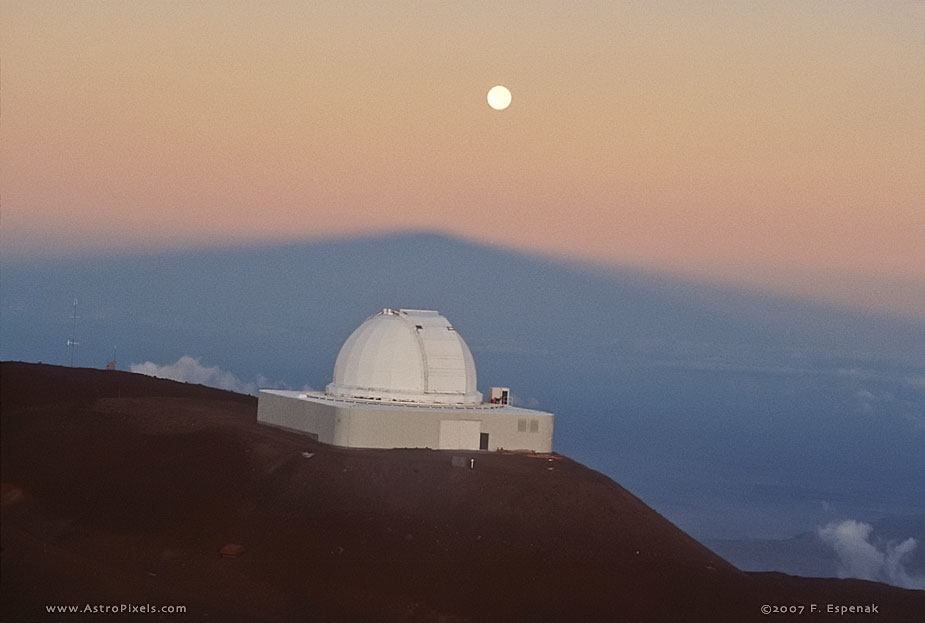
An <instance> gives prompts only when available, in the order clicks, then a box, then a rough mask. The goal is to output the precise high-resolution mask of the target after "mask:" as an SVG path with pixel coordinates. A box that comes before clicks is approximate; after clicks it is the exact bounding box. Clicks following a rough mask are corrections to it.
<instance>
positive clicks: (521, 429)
mask: <svg viewBox="0 0 925 623" xmlns="http://www.w3.org/2000/svg"><path fill="white" fill-rule="evenodd" d="M517 432H518V433H525V432H527V420H525V419H519V420H517Z"/></svg>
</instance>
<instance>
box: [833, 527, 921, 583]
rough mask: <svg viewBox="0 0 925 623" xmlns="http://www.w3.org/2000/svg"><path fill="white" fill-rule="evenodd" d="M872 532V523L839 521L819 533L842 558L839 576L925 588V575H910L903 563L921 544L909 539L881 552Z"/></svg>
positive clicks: (889, 546)
mask: <svg viewBox="0 0 925 623" xmlns="http://www.w3.org/2000/svg"><path fill="white" fill-rule="evenodd" d="M872 530H873V528H872V527H871V525H870V524H867V523H862V522H859V521H854V520H851V519H848V520H846V521H835V522H832V523H830V524H828V525H826V526H825V527H823V528H818V529H817V530H816V534H817V535H818V536H819V538H820V539H822V541H823V542H824V543H826V544H828V545H830V546H831V547H832V549H833V550H835V554H836V556H838V577H841V578H859V579H862V580H874V581H877V582H886V583H887V584H893V585H894V586H901V587H903V588H915V589H925V576H915V575H910V574H909V572H908V571H907V570H906V568H905V565H904V563H903V559H904V558H905V557H906V556H908V555H909V554H910V553H911V552H912V550H914V549H915V547H916V545H917V544H918V543H917V541H916V540H915V539H914V538H912V537H909V538H908V539H906V540H905V541H902V542H901V543H899V544H893V543H887V544H886V546H885V547H884V548H883V549H880V548H878V547H877V546H876V545H875V544H874V543H871V541H870V534H871V531H872Z"/></svg>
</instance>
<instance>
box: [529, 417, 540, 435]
mask: <svg viewBox="0 0 925 623" xmlns="http://www.w3.org/2000/svg"><path fill="white" fill-rule="evenodd" d="M530 432H531V433H538V432H540V421H539V420H530Z"/></svg>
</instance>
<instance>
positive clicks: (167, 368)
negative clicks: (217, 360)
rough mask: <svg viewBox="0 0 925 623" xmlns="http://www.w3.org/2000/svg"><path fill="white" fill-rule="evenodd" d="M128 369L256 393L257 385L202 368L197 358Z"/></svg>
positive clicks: (235, 390)
mask: <svg viewBox="0 0 925 623" xmlns="http://www.w3.org/2000/svg"><path fill="white" fill-rule="evenodd" d="M129 369H130V370H131V371H132V372H135V373H137V374H147V375H148V376H156V377H159V378H162V379H171V380H174V381H183V382H185V383H199V384H201V385H208V386H209V387H217V388H218V389H227V390H231V391H233V392H238V393H241V394H256V393H257V383H251V382H245V381H242V380H240V379H239V378H238V377H236V376H235V375H234V374H232V373H231V372H228V371H227V370H222V369H221V368H219V367H218V366H204V365H202V363H201V362H200V360H199V359H198V358H194V357H190V356H189V355H183V356H182V357H180V358H179V359H178V360H177V361H176V363H168V364H166V365H162V366H161V365H158V364H156V363H152V362H150V361H146V362H144V363H133V364H132V365H131V367H130V368H129ZM261 380H263V379H261Z"/></svg>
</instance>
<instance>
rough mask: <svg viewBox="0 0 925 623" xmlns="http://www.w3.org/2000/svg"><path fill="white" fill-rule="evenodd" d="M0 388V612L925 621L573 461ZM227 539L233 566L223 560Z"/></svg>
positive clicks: (177, 388) (193, 395)
mask: <svg viewBox="0 0 925 623" xmlns="http://www.w3.org/2000/svg"><path fill="white" fill-rule="evenodd" d="M0 378H2V405H3V411H2V473H3V508H2V513H3V514H2V531H3V532H2V545H3V557H2V565H3V567H2V573H3V576H2V577H3V585H4V586H3V589H4V590H3V606H2V609H3V614H4V619H5V620H42V615H43V613H44V605H45V604H66V603H71V604H81V605H83V604H87V603H89V604H100V603H102V604H123V603H124V604H153V605H166V604H182V605H184V606H186V607H187V608H188V612H187V614H186V616H191V617H192V618H193V619H197V620H198V619H204V618H208V619H209V620H248V621H250V620H332V621H339V620H422V621H431V620H433V621H438V620H443V621H490V620H560V621H561V620H570V621H572V620H627V621H678V620H684V621H718V620H719V621H721V620H729V621H742V620H751V619H756V620H757V619H761V618H762V615H761V614H760V611H759V608H760V606H761V605H762V603H765V602H767V601H770V602H771V603H793V602H794V600H796V599H797V598H799V599H801V600H813V601H815V602H817V603H823V604H824V603H827V602H828V601H834V602H835V603H845V600H850V601H849V602H848V603H857V602H875V603H877V604H878V605H879V608H880V610H881V612H886V613H887V614H888V617H885V618H883V619H881V620H890V621H897V620H914V619H913V614H918V613H920V612H921V611H922V608H923V607H925V593H921V592H913V591H903V590H900V589H895V588H892V587H888V586H883V585H878V584H874V583H869V582H846V581H839V580H826V581H814V582H812V583H809V582H807V581H804V580H802V579H797V578H789V577H787V576H777V575H773V576H753V575H748V574H744V573H742V572H740V571H738V570H737V569H735V568H734V567H732V566H731V565H729V564H728V563H726V562H725V561H723V560H722V559H720V558H719V557H717V556H716V555H714V554H713V553H711V552H710V551H709V550H707V549H706V548H704V547H703V546H701V545H700V544H699V543H697V542H696V541H694V540H693V539H691V538H690V537H688V536H687V535H685V534H684V533H683V532H681V531H680V530H678V529H677V528H676V527H675V526H673V525H672V524H671V523H669V522H668V521H666V520H665V519H664V518H662V517H661V516H660V515H658V514H657V513H656V512H655V511H653V510H652V509H650V508H649V507H647V506H646V505H645V504H644V503H643V502H642V501H640V500H639V499H638V498H636V497H635V496H633V495H632V494H630V493H629V492H627V491H626V490H625V489H623V488H622V487H620V486H619V485H617V484H616V483H614V482H613V481H612V480H610V479H608V478H606V477H605V476H603V475H601V474H599V473H597V472H594V471H592V470H589V469H587V468H585V467H584V466H582V465H580V464H578V463H575V462H573V461H571V460H569V459H567V458H562V459H555V460H553V459H545V458H543V459H538V458H530V457H526V456H517V455H503V454H497V453H465V454H466V456H467V457H471V458H474V459H475V468H474V469H472V470H470V469H461V468H455V467H453V466H452V465H451V458H452V456H453V455H454V453H453V452H438V451H430V450H390V451H381V450H369V451H363V450H345V449H337V448H332V447H328V446H322V445H319V444H317V443H314V442H313V441H312V440H311V439H309V438H307V437H304V436H300V435H297V434H292V433H287V432H283V431H279V430H275V429H270V428H266V427H263V426H260V425H258V424H257V423H256V421H255V408H254V407H255V401H254V399H253V398H251V397H243V396H238V395H235V394H230V393H226V392H220V391H217V390H212V389H208V388H204V387H200V386H193V385H184V384H179V383H174V382H170V381H162V380H156V379H151V378H146V377H141V376H137V375H131V374H127V373H122V372H104V371H94V370H80V369H68V368H55V367H49V366H41V365H35V364H17V363H4V364H2V369H0ZM303 453H309V454H310V456H306V455H303ZM455 454H460V453H455ZM227 543H239V544H242V545H244V546H245V547H246V548H247V549H246V552H245V553H244V554H243V555H242V556H241V557H239V558H236V559H228V558H221V557H220V556H219V554H218V551H219V549H220V548H221V547H222V546H223V545H225V544H227ZM92 616H93V615H86V616H85V618H88V619H89V618H92ZM96 616H99V615H96ZM175 617H176V615H164V616H163V618H165V619H167V618H175ZM148 618H149V619H151V620H159V618H158V617H151V616H149V617H148ZM49 620H53V618H50V619H49ZM62 620H64V619H63V618H62ZM66 620H82V617H80V616H73V617H72V616H69V617H68V618H67V619H66Z"/></svg>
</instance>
